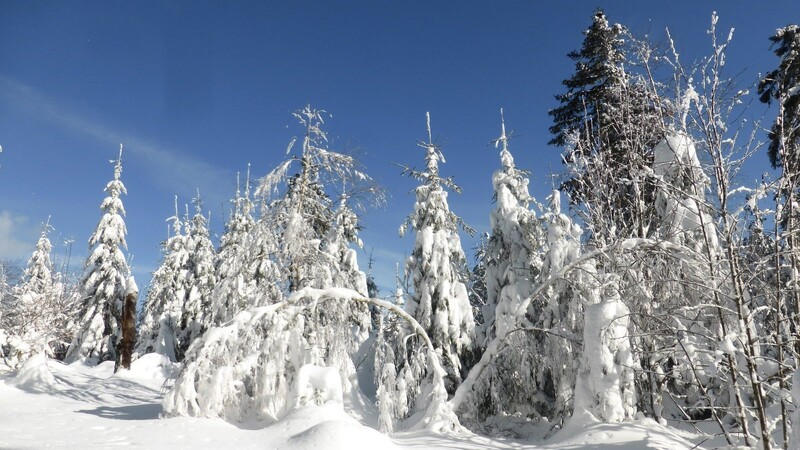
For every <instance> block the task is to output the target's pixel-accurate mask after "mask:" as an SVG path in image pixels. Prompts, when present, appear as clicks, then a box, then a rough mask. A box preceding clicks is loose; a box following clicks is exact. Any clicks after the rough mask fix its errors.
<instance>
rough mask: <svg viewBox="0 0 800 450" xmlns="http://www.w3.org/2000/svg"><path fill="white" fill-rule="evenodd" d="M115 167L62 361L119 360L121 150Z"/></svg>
mask: <svg viewBox="0 0 800 450" xmlns="http://www.w3.org/2000/svg"><path fill="white" fill-rule="evenodd" d="M112 163H114V179H113V180H111V181H110V182H109V183H108V185H106V188H105V192H107V193H108V196H107V197H106V198H105V199H104V200H103V203H102V204H101V205H100V209H101V210H102V211H103V216H102V217H101V218H100V222H99V223H98V224H97V229H96V230H95V232H94V234H92V236H91V238H89V256H88V258H87V259H86V263H85V274H84V276H83V279H82V280H81V287H82V299H81V301H82V304H81V308H80V317H81V319H80V323H79V329H78V331H77V333H76V335H75V338H74V339H73V340H72V343H71V344H70V347H69V350H68V351H67V355H66V358H65V361H67V362H74V361H80V360H84V361H89V360H92V361H95V362H97V361H113V360H115V359H116V358H117V357H118V354H119V352H118V350H117V345H118V344H119V340H120V320H121V319H122V303H123V301H124V298H125V289H126V283H127V280H128V277H129V276H130V268H129V267H128V263H127V261H126V260H125V255H124V254H123V253H122V249H123V248H125V247H126V244H125V234H126V233H127V231H126V228H125V221H124V220H123V218H122V217H123V216H124V215H125V208H124V207H123V205H122V199H121V198H120V196H121V195H122V194H127V191H126V190H125V185H124V184H122V181H121V180H120V175H122V146H121V145H120V149H119V157H118V158H117V160H116V161H112Z"/></svg>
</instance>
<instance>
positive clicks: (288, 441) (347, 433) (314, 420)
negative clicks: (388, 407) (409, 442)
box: [264, 403, 397, 450]
mask: <svg viewBox="0 0 800 450" xmlns="http://www.w3.org/2000/svg"><path fill="white" fill-rule="evenodd" d="M264 432H265V433H267V434H268V435H270V436H283V437H284V438H283V439H281V440H278V441H276V443H277V442H282V443H281V444H280V445H277V446H276V448H279V449H286V450H288V449H292V450H304V449H326V450H337V449H347V450H358V449H364V450H374V449H392V448H397V447H396V446H395V445H394V444H393V443H392V441H391V439H389V437H387V436H386V435H384V434H381V433H380V432H378V431H377V430H375V429H373V428H370V427H367V426H364V425H362V424H361V423H359V422H358V421H357V420H355V419H353V418H352V417H350V416H349V415H348V414H347V413H345V412H344V411H342V409H341V405H337V404H335V403H329V404H326V405H321V406H320V405H309V406H306V407H300V408H297V409H294V410H292V411H291V412H290V413H289V414H288V415H287V416H285V417H284V418H283V419H281V420H280V421H279V422H277V423H275V424H274V425H272V426H271V427H269V428H266V429H265V430H264Z"/></svg>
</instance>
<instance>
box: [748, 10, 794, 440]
mask: <svg viewBox="0 0 800 450" xmlns="http://www.w3.org/2000/svg"><path fill="white" fill-rule="evenodd" d="M770 41H772V43H773V45H774V46H775V55H776V56H778V57H779V58H780V63H779V65H778V67H777V68H776V69H774V70H772V71H770V72H769V73H767V75H766V76H765V77H764V78H763V79H762V80H761V82H760V83H759V85H758V93H759V94H760V96H761V97H760V99H761V101H762V102H764V103H772V102H773V101H774V102H776V103H777V106H778V115H777V117H776V118H775V121H774V123H773V124H772V128H771V130H770V133H769V153H768V154H769V159H770V162H771V163H772V166H773V167H774V168H778V169H779V170H780V175H779V178H778V195H777V196H776V198H775V202H776V208H775V209H776V217H775V222H776V227H775V234H776V239H775V252H774V253H775V265H776V266H778V267H780V268H781V269H780V270H778V271H777V273H776V276H777V280H776V283H775V284H776V288H777V293H776V297H775V298H776V305H775V312H776V316H777V318H776V320H777V323H782V322H783V320H782V319H783V318H784V317H786V318H787V319H788V320H787V321H786V322H787V323H788V327H786V330H783V329H781V328H775V330H774V332H775V336H776V346H777V350H778V352H777V353H778V355H777V356H778V360H779V361H784V360H785V358H784V351H785V352H786V353H788V354H792V355H794V359H795V360H797V359H798V355H800V346H798V345H797V344H795V345H793V346H788V348H786V349H784V345H785V344H784V343H785V342H786V340H785V339H784V337H783V336H784V335H788V336H795V335H797V333H798V331H800V323H798V315H797V311H798V310H800V235H798V233H799V231H798V228H800V227H798V223H799V222H800V220H799V219H800V202H799V201H798V195H800V26H798V25H789V26H787V27H784V28H780V29H778V30H777V31H776V32H775V34H774V35H773V36H771V37H770ZM780 367H781V369H780V371H779V373H778V378H779V379H780V387H781V390H782V391H783V390H786V381H787V380H788V378H789V377H788V376H787V374H786V373H785V368H784V366H783V365H781V366H780ZM795 370H797V367H795ZM796 379H797V377H795V378H794V380H796ZM795 382H796V381H795ZM792 392H796V391H792ZM794 401H795V404H796V403H797V402H798V397H794ZM785 409H786V406H785V402H784V400H783V399H782V400H781V416H782V425H783V440H784V442H787V441H788V434H787V433H788V427H787V425H786V422H787V420H786V417H787V413H786V411H785ZM798 422H800V421H795V422H793V423H792V427H793V428H794V430H800V423H798Z"/></svg>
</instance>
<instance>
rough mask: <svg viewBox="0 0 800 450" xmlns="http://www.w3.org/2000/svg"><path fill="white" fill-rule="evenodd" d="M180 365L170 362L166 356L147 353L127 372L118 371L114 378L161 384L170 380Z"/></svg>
mask: <svg viewBox="0 0 800 450" xmlns="http://www.w3.org/2000/svg"><path fill="white" fill-rule="evenodd" d="M179 366H180V364H178V363H174V362H172V361H170V359H169V357H168V356H165V355H162V354H160V353H148V354H146V355H142V356H140V357H139V358H138V359H137V360H136V361H134V362H132V363H131V368H130V369H129V370H120V371H119V372H117V373H115V374H114V376H115V377H120V378H128V379H135V380H153V381H159V382H162V381H164V380H165V379H167V378H170V377H171V376H172V375H173V374H174V372H175V371H176V370H177V369H178V368H179Z"/></svg>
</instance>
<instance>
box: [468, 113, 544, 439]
mask: <svg viewBox="0 0 800 450" xmlns="http://www.w3.org/2000/svg"><path fill="white" fill-rule="evenodd" d="M500 113H501V135H500V137H499V138H498V139H497V140H496V141H495V146H496V147H497V146H499V147H501V150H500V163H501V168H500V169H499V170H497V171H495V173H494V176H493V178H492V184H493V186H494V195H493V197H494V200H495V202H496V207H495V209H494V210H493V211H492V212H491V215H490V226H491V235H490V237H489V240H488V242H487V245H486V248H485V254H484V255H483V265H484V268H485V269H484V270H485V286H486V299H485V306H484V307H483V318H484V324H485V337H486V339H487V340H491V339H494V338H495V337H496V336H497V334H498V329H500V330H499V331H500V333H501V334H507V333H508V334H509V336H508V339H507V340H506V342H505V344H506V347H505V348H504V350H503V351H502V352H501V353H500V354H499V355H498V356H497V358H496V359H495V360H494V361H493V363H492V365H491V366H490V367H489V368H488V370H487V371H486V373H485V374H484V377H483V378H482V379H481V384H480V385H479V386H477V387H476V388H475V392H476V393H477V395H476V397H475V398H474V401H475V402H477V403H478V404H477V405H470V406H469V407H466V408H463V409H462V411H463V412H462V418H465V416H467V415H469V416H471V419H473V421H474V422H475V423H476V424H478V423H484V422H485V419H486V417H487V416H492V415H513V414H522V415H523V416H526V417H527V416H534V417H538V416H547V417H549V416H551V413H552V412H553V404H554V403H555V402H554V400H553V396H552V393H545V392H544V390H545V388H544V385H545V384H546V382H550V379H549V377H545V376H541V377H540V376H538V375H539V374H541V373H543V372H544V371H545V369H544V366H550V363H548V362H546V361H544V359H543V358H542V356H543V355H544V353H545V350H544V349H545V335H544V334H543V333H541V332H513V333H512V332H511V331H512V330H514V329H517V328H518V326H519V324H520V323H522V322H527V323H531V324H535V326H537V327H541V325H542V323H541V320H542V319H543V318H544V308H545V307H546V304H544V303H543V302H542V301H541V299H537V301H535V302H532V303H531V304H530V305H529V307H528V309H527V310H522V309H520V305H521V304H522V302H523V300H525V299H526V298H527V297H529V296H530V294H531V292H532V290H533V283H534V280H535V279H536V278H537V277H538V276H539V271H540V269H541V267H542V262H543V261H542V256H543V246H544V240H545V232H544V229H543V227H542V222H541V219H540V218H537V217H536V215H535V214H534V212H533V211H531V209H530V208H531V207H533V206H536V202H535V200H534V199H533V198H532V197H531V195H530V194H529V192H528V178H527V173H526V172H525V171H523V170H520V169H518V168H517V167H516V166H515V164H514V158H513V156H512V155H511V152H509V150H508V141H509V136H508V135H507V134H506V129H505V121H504V120H503V118H502V110H501V111H500ZM484 345H485V343H484ZM545 378H547V379H546V380H545Z"/></svg>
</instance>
